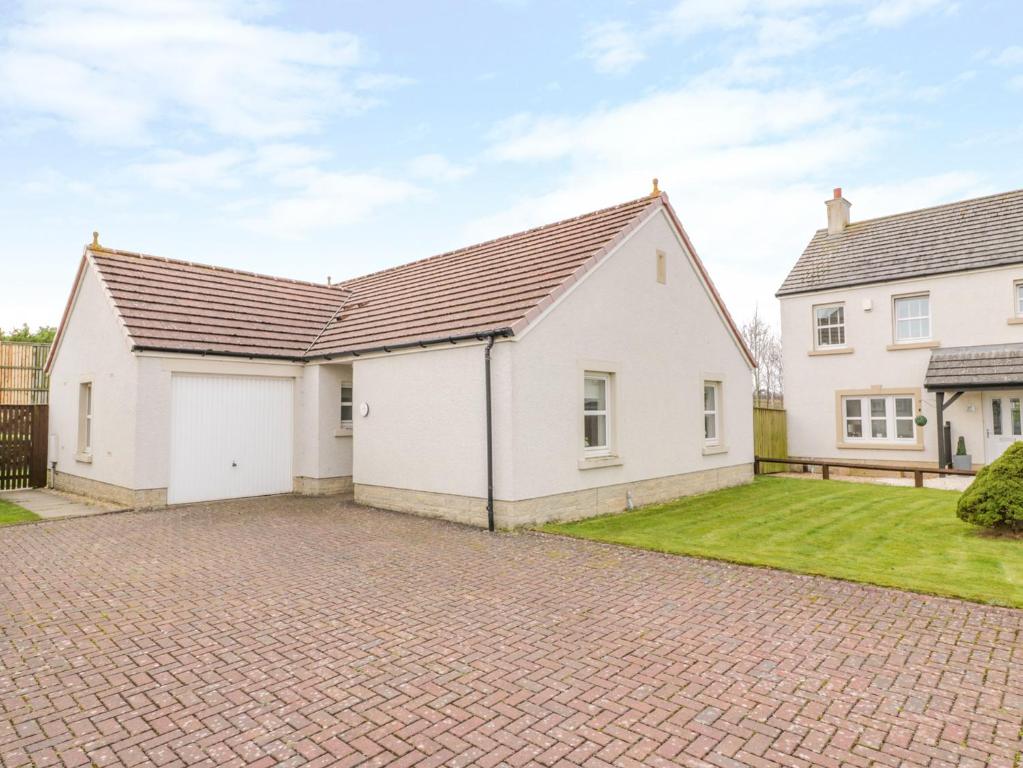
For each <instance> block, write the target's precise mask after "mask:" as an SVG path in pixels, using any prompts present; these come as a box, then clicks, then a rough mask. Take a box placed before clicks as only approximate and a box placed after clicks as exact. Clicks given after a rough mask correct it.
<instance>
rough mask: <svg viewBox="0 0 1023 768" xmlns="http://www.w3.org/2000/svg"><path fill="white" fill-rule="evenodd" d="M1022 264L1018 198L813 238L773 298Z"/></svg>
mask: <svg viewBox="0 0 1023 768" xmlns="http://www.w3.org/2000/svg"><path fill="white" fill-rule="evenodd" d="M1010 264H1023V190H1016V191H1014V192H1003V193H1001V194H998V195H990V196H988V197H979V198H976V199H973V200H962V201H960V202H957V203H949V204H947V205H939V206H936V207H934V208H924V209H922V210H919V211H910V212H908V213H899V214H895V215H892V216H885V217H882V218H879V219H869V220H866V221H858V222H853V223H851V224H849V226H847V227H846V229H845V230H844V231H843V232H840V233H838V234H835V235H829V234H828V231H827V229H821V230H818V231H817V232H816V233H815V234H814V236H813V238H812V239H811V240H810V243H809V244H808V245H807V246H806V250H804V251H803V255H802V256H800V257H799V261H797V262H796V265H795V266H794V267H793V268H792V271H791V272H790V273H789V275H788V277H786V278H785V282H784V283H782V286H781V288H779V289H778V293H777V295H778V296H790V295H793V294H798V293H812V292H816V291H824V290H829V289H833V288H844V287H849V286H855V285H866V284H869V283H881V282H888V281H890V280H904V279H907V278H914V277H927V276H929V275H940V274H947V273H950V272H965V271H968V270H973V269H985V268H988V267H998V266H1007V265H1010Z"/></svg>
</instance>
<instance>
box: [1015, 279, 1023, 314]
mask: <svg viewBox="0 0 1023 768" xmlns="http://www.w3.org/2000/svg"><path fill="white" fill-rule="evenodd" d="M1014 290H1015V292H1016V314H1017V315H1021V316H1023V280H1017V281H1016V283H1015V287H1014Z"/></svg>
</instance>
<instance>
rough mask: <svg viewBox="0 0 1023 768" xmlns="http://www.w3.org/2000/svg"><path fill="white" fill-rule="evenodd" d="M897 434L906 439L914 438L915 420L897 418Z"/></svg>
mask: <svg viewBox="0 0 1023 768" xmlns="http://www.w3.org/2000/svg"><path fill="white" fill-rule="evenodd" d="M895 436H896V437H898V438H901V439H904V440H912V439H913V420H912V419H896V420H895Z"/></svg>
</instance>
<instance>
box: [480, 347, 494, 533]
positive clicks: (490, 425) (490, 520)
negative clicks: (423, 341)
mask: <svg viewBox="0 0 1023 768" xmlns="http://www.w3.org/2000/svg"><path fill="white" fill-rule="evenodd" d="M495 338H496V337H495V335H494V334H490V336H489V337H488V338H487V346H486V347H485V348H484V350H483V369H484V378H485V384H484V387H485V390H486V401H487V530H488V531H491V532H493V530H494V418H493V413H492V411H493V403H492V398H491V394H490V359H491V355H490V352H491V350H492V349H493V348H494V340H495Z"/></svg>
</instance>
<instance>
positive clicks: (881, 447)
mask: <svg viewBox="0 0 1023 768" xmlns="http://www.w3.org/2000/svg"><path fill="white" fill-rule="evenodd" d="M835 447H836V448H845V449H851V450H856V449H860V450H865V451H922V450H923V449H924V447H923V445H922V444H921V443H876V442H875V443H872V442H866V441H865V442H862V443H843V442H841V441H839V442H837V443H835Z"/></svg>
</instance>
